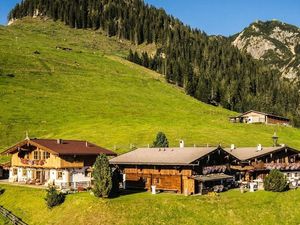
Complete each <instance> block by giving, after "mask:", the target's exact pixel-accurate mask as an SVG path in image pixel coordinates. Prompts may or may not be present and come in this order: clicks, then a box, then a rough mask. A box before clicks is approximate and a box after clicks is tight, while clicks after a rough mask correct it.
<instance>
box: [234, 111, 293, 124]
mask: <svg viewBox="0 0 300 225" xmlns="http://www.w3.org/2000/svg"><path fill="white" fill-rule="evenodd" d="M229 120H230V121H231V122H233V123H264V124H280V125H290V120H289V119H288V118H285V117H282V116H276V115H272V114H269V113H264V112H258V111H254V110H250V111H248V112H245V113H243V114H241V115H238V116H232V117H229Z"/></svg>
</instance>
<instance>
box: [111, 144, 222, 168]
mask: <svg viewBox="0 0 300 225" xmlns="http://www.w3.org/2000/svg"><path fill="white" fill-rule="evenodd" d="M218 149H219V147H184V148H139V149H136V150H133V151H131V152H128V153H125V154H123V155H120V156H117V157H115V158H113V159H111V160H110V161H109V162H110V164H116V165H119V164H123V165H190V164H192V163H193V162H194V161H196V160H197V159H200V158H202V157H204V156H206V155H208V154H209V153H212V152H213V151H215V150H218Z"/></svg>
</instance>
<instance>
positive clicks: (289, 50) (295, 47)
mask: <svg viewBox="0 0 300 225" xmlns="http://www.w3.org/2000/svg"><path fill="white" fill-rule="evenodd" d="M232 39H233V41H232V44H233V45H234V46H236V47H238V48H239V49H240V50H242V51H245V52H247V53H249V54H251V55H252V56H253V57H254V58H255V59H259V60H262V61H263V62H264V63H265V64H267V65H270V66H271V67H272V68H274V69H276V70H279V72H280V74H281V76H282V77H285V78H288V79H291V80H295V79H296V80H299V78H300V28H298V27H296V26H293V25H290V24H287V23H283V22H280V21H277V20H272V21H266V22H262V21H257V22H255V23H252V24H251V25H250V26H249V27H247V28H245V29H244V30H243V31H242V32H241V33H239V34H236V35H234V36H233V37H232Z"/></svg>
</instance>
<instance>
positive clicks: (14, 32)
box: [0, 19, 300, 161]
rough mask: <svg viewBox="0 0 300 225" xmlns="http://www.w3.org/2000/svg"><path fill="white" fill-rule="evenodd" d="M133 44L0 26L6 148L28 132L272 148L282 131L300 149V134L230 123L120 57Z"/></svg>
mask: <svg viewBox="0 0 300 225" xmlns="http://www.w3.org/2000/svg"><path fill="white" fill-rule="evenodd" d="M57 46H59V47H69V48H72V51H63V50H61V49H57V48H56V47H57ZM129 47H133V48H137V46H132V45H130V44H129V43H128V42H126V41H123V42H120V41H118V40H116V39H114V38H113V39H108V38H107V37H106V36H105V35H103V34H102V33H101V32H99V31H92V30H76V29H70V28H67V27H65V26H64V25H63V24H61V23H54V22H51V21H46V22H45V21H40V20H32V19H25V20H24V21H22V22H18V23H16V24H15V25H13V26H10V27H3V26H2V27H0V68H1V73H2V75H1V76H0V104H1V107H0V148H1V149H3V150H4V149H5V148H6V147H7V146H10V145H12V144H14V143H16V142H17V141H19V140H21V139H23V138H24V137H25V132H26V131H28V132H29V135H30V136H31V137H45V138H65V139H67V138H71V139H86V140H90V141H92V142H95V143H96V144H99V145H101V146H104V147H107V148H110V149H112V150H116V151H117V152H118V153H122V152H125V151H128V150H129V149H130V146H132V145H135V146H137V147H139V146H147V145H148V144H151V143H152V141H153V139H154V136H155V135H156V133H157V132H158V131H164V132H165V133H166V134H167V137H168V139H169V141H170V143H171V145H176V146H177V145H178V142H179V140H180V139H184V140H185V142H186V145H189V146H192V145H193V144H196V145H206V144H209V145H217V144H219V143H220V144H222V145H227V146H228V145H230V144H231V143H234V144H236V145H237V146H255V145H257V144H258V143H261V144H263V145H271V144H272V140H271V136H272V135H273V133H274V131H275V130H276V131H277V134H278V136H279V142H281V143H286V144H288V145H290V146H292V147H295V148H300V139H299V136H300V132H299V130H298V129H294V128H286V127H277V126H265V125H245V124H231V123H229V122H228V116H230V115H232V114H235V113H234V112H231V111H228V110H225V109H222V108H220V107H214V106H210V105H206V104H203V103H201V102H199V101H197V100H195V99H193V98H191V97H189V96H187V95H186V94H185V93H184V92H183V91H182V90H181V89H179V88H177V87H174V86H172V85H170V84H167V83H165V82H164V80H163V79H162V78H161V76H160V75H159V74H157V73H155V72H153V71H150V70H148V69H145V68H142V67H140V66H137V65H135V64H132V63H130V62H127V61H126V60H124V59H122V58H120V56H125V55H126V54H127V52H128V48H129ZM143 47H144V48H149V46H143ZM150 47H151V48H153V46H150ZM35 51H38V52H39V53H40V54H35V53H34V52H35ZM9 74H11V75H13V76H7V75H9ZM1 160H2V161H6V160H7V158H6V159H1Z"/></svg>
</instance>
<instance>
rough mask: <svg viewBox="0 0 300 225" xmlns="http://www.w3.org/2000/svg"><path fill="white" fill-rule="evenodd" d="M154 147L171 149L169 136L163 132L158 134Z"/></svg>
mask: <svg viewBox="0 0 300 225" xmlns="http://www.w3.org/2000/svg"><path fill="white" fill-rule="evenodd" d="M153 147H169V141H168V139H167V136H166V135H165V134H164V133H163V132H158V133H157V135H156V139H155V140H154V141H153Z"/></svg>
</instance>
